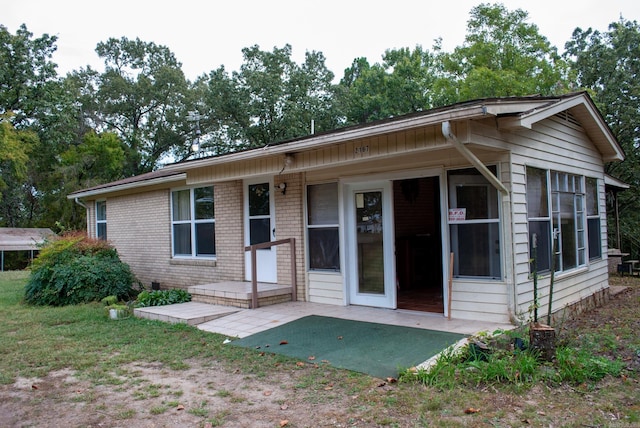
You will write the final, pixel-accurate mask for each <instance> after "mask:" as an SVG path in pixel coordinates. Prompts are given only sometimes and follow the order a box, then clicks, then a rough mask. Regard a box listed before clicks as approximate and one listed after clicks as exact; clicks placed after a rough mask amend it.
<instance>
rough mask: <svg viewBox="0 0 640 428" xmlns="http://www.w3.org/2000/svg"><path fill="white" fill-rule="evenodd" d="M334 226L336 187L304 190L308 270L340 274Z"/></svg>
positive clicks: (316, 185)
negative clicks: (305, 195) (338, 272)
mask: <svg viewBox="0 0 640 428" xmlns="http://www.w3.org/2000/svg"><path fill="white" fill-rule="evenodd" d="M338 225H339V219H338V184H337V183H324V184H314V185H309V186H307V234H308V242H309V267H310V269H314V270H330V271H339V270H340V242H339V233H338Z"/></svg>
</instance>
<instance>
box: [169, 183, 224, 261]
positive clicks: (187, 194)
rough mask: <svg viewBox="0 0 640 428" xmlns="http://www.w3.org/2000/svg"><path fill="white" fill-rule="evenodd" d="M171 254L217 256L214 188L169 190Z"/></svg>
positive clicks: (180, 255)
mask: <svg viewBox="0 0 640 428" xmlns="http://www.w3.org/2000/svg"><path fill="white" fill-rule="evenodd" d="M171 223H172V231H173V255H174V256H178V257H214V256H215V255H216V245H215V242H216V239H215V238H216V234H215V215H214V204H213V187H212V186H207V187H196V188H193V189H183V190H175V191H173V192H171Z"/></svg>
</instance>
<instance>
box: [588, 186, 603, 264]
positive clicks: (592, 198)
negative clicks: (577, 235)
mask: <svg viewBox="0 0 640 428" xmlns="http://www.w3.org/2000/svg"><path fill="white" fill-rule="evenodd" d="M585 182H586V191H587V192H586V199H587V236H589V260H596V259H599V258H601V257H602V235H601V233H600V210H599V209H598V206H599V204H598V180H597V179H595V178H587V179H586V180H585Z"/></svg>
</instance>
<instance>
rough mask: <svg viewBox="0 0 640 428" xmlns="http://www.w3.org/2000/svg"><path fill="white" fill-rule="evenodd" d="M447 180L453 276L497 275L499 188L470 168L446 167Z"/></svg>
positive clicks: (498, 267) (499, 251) (499, 255)
mask: <svg viewBox="0 0 640 428" xmlns="http://www.w3.org/2000/svg"><path fill="white" fill-rule="evenodd" d="M490 169H491V170H492V172H493V173H494V174H495V167H491V168H490ZM448 181H449V228H450V235H451V249H452V251H453V253H454V255H455V259H454V271H453V274H454V276H456V277H484V278H492V279H493V278H495V279H497V278H500V276H501V273H500V272H501V267H500V257H501V250H500V216H499V210H498V191H497V190H496V189H495V188H494V187H493V186H492V185H491V184H490V183H489V182H488V181H487V179H486V178H484V177H483V176H482V175H481V174H480V173H479V172H478V171H477V170H476V169H473V168H470V169H462V170H454V171H449V173H448Z"/></svg>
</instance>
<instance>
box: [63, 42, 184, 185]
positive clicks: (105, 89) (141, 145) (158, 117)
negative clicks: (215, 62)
mask: <svg viewBox="0 0 640 428" xmlns="http://www.w3.org/2000/svg"><path fill="white" fill-rule="evenodd" d="M96 52H97V53H98V55H99V56H100V57H101V58H103V60H104V64H105V71H104V72H103V73H96V72H95V71H93V70H91V69H90V68H87V69H86V70H83V71H81V72H79V73H78V75H76V76H75V79H76V80H77V81H81V82H84V83H85V87H84V88H83V92H84V93H85V94H86V95H85V96H84V97H83V98H82V99H83V100H84V102H83V106H82V108H83V110H84V111H83V113H84V114H85V115H86V116H87V118H88V119H90V120H91V121H92V122H93V123H92V124H91V126H92V128H93V129H94V130H96V131H97V132H101V131H110V132H114V133H115V134H117V135H118V136H119V138H120V139H121V140H122V141H123V143H124V144H125V147H126V149H127V164H126V166H125V168H124V170H123V176H129V175H134V174H139V173H142V172H147V171H151V170H153V169H154V168H156V167H157V164H158V162H159V161H161V160H162V159H163V157H165V156H169V155H171V154H172V153H173V151H174V149H175V148H176V146H179V145H184V144H182V143H183V142H184V140H185V132H186V130H185V125H184V123H185V122H186V120H185V118H186V116H187V114H188V107H187V106H185V97H186V94H187V92H188V84H187V81H186V79H185V77H184V73H183V72H182V69H181V64H180V63H179V62H178V61H177V60H176V58H175V56H174V55H173V53H172V52H171V51H170V50H169V49H168V48H167V47H165V46H158V45H156V44H155V43H145V42H143V41H141V40H139V39H136V40H129V39H127V38H125V37H123V38H121V39H114V38H111V39H109V40H107V41H106V42H104V43H99V44H98V46H97V47H96Z"/></svg>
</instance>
